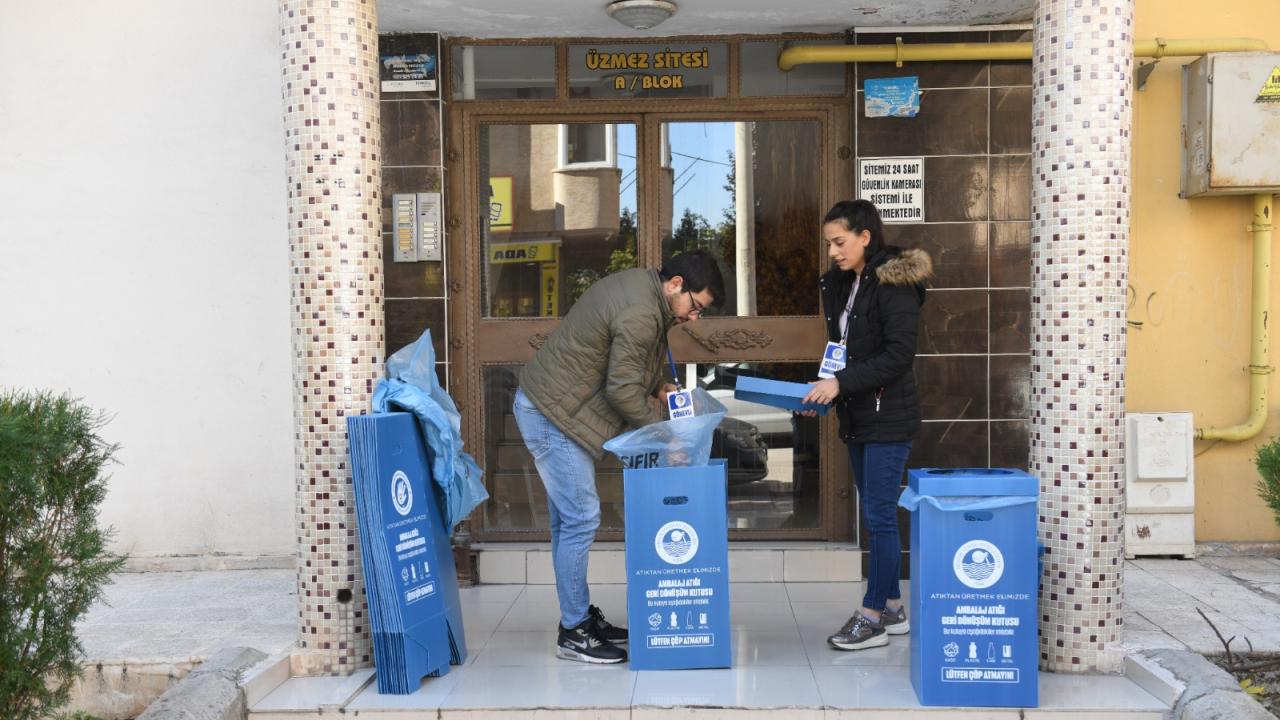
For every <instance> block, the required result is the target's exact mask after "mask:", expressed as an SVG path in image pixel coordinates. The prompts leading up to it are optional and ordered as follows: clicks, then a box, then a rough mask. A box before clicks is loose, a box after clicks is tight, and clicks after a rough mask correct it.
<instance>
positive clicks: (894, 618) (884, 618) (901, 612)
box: [880, 605, 911, 635]
mask: <svg viewBox="0 0 1280 720" xmlns="http://www.w3.org/2000/svg"><path fill="white" fill-rule="evenodd" d="M880 624H881V625H884V631H885V632H886V633H888V634H890V635H906V634H907V633H909V632H911V623H909V622H907V606H906V605H899V606H898V609H897V610H890V609H889V608H885V609H884V610H883V611H881V613H880Z"/></svg>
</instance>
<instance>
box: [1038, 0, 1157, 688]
mask: <svg viewBox="0 0 1280 720" xmlns="http://www.w3.org/2000/svg"><path fill="white" fill-rule="evenodd" d="M1132 33H1133V0H1040V2H1039V3H1038V5H1037V8H1036V15H1035V30H1034V40H1033V46H1034V53H1033V58H1032V95H1033V97H1032V136H1031V144H1032V148H1031V151H1032V166H1031V173H1032V187H1033V190H1032V213H1031V297H1032V303H1031V463H1030V465H1031V467H1030V470H1031V472H1032V473H1033V474H1035V475H1037V476H1038V477H1039V478H1040V488H1041V497H1040V539H1041V541H1042V542H1043V543H1044V545H1045V556H1044V575H1043V577H1042V578H1041V579H1042V583H1041V596H1040V605H1039V607H1040V663H1041V666H1042V667H1043V668H1045V669H1047V670H1053V671H1058V672H1087V671H1091V670H1115V669H1118V666H1119V663H1120V660H1121V654H1120V653H1118V652H1116V651H1115V646H1116V644H1117V642H1118V640H1119V635H1120V631H1121V610H1120V603H1121V587H1122V586H1121V572H1122V565H1123V549H1124V548H1123V541H1124V447H1123V443H1124V391H1125V385H1124V368H1125V312H1124V311H1125V287H1126V283H1127V279H1128V243H1129V234H1128V233H1129V178H1130V173H1129V162H1130V137H1129V134H1130V127H1131V115H1132V92H1133V81H1132V67H1133V36H1132Z"/></svg>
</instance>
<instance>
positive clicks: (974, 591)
mask: <svg viewBox="0 0 1280 720" xmlns="http://www.w3.org/2000/svg"><path fill="white" fill-rule="evenodd" d="M1039 493H1040V482H1039V481H1038V480H1037V479H1036V478H1035V477H1033V476H1031V475H1028V474H1027V473H1024V472H1022V471H1020V470H1006V469H1000V468H955V469H943V468H922V469H916V470H911V471H909V472H908V473H907V489H906V490H904V491H903V493H902V498H901V500H899V503H898V504H899V505H901V506H902V507H904V508H907V509H908V510H910V511H911V626H912V627H911V684H912V685H913V686H914V687H915V690H916V696H917V697H918V698H919V700H920V704H921V705H943V706H954V707H1037V706H1038V705H1039V678H1038V674H1037V673H1038V659H1039V642H1038V632H1039V631H1038V626H1037V623H1036V600H1037V594H1038V592H1037V589H1038V587H1039V581H1040V577H1039V572H1038V570H1037V565H1038V558H1037V557H1036V554H1037V553H1036V548H1037V537H1036V503H1037V501H1038V498H1039Z"/></svg>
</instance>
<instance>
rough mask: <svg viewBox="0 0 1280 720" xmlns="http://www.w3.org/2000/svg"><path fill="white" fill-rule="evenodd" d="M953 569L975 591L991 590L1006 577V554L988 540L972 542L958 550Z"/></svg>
mask: <svg viewBox="0 0 1280 720" xmlns="http://www.w3.org/2000/svg"><path fill="white" fill-rule="evenodd" d="M951 569H952V570H954V571H955V573H956V578H957V579H958V580H959V581H960V582H962V583H964V584H965V585H967V586H969V587H971V588H974V589H975V590H981V589H982V588H989V587H991V586H992V585H995V584H996V583H997V582H999V581H1000V576H1002V575H1004V554H1003V553H1001V552H1000V548H998V547H996V546H995V545H992V544H991V543H989V542H987V541H986V540H970V541H969V542H967V543H965V544H963V545H961V546H960V549H959V550H956V554H955V557H953V558H952V559H951Z"/></svg>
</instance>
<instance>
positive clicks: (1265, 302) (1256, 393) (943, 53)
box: [778, 37, 1274, 442]
mask: <svg viewBox="0 0 1280 720" xmlns="http://www.w3.org/2000/svg"><path fill="white" fill-rule="evenodd" d="M894 40H895V42H894V44H893V45H795V46H792V47H789V48H787V49H785V50H783V51H782V52H781V53H780V54H779V55H778V67H779V68H781V69H782V70H791V69H792V68H794V67H795V66H797V65H804V64H808V63H836V62H839V63H846V62H892V63H895V64H897V66H898V67H902V63H904V62H927V61H945V60H1030V59H1031V43H1029V42H1008V43H988V44H980V43H928V44H918V45H907V44H905V43H903V42H902V38H901V37H899V38H895V39H894ZM1266 50H1270V47H1269V46H1268V45H1267V43H1266V41H1264V40H1258V39H1256V38H1188V39H1185V40H1167V39H1164V38H1155V39H1154V40H1139V41H1136V42H1134V44H1133V54H1134V56H1135V57H1151V58H1155V59H1157V60H1159V59H1160V58H1162V57H1166V56H1189V55H1204V54H1205V53H1211V52H1248V51H1266ZM1271 210H1272V205H1271V195H1270V194H1260V195H1256V196H1254V200H1253V224H1252V225H1250V226H1249V230H1250V232H1252V233H1253V298H1252V303H1253V307H1252V311H1251V312H1252V335H1253V341H1252V345H1251V347H1250V350H1249V367H1248V368H1247V369H1248V371H1249V373H1250V375H1249V395H1250V400H1249V418H1248V419H1247V420H1245V421H1244V422H1243V423H1242V424H1240V425H1233V426H1231V427H1224V428H1196V432H1195V435H1196V439H1198V440H1227V441H1230V442H1239V441H1241V440H1248V439H1249V438H1251V437H1253V436H1254V435H1257V434H1258V433H1259V432H1261V430H1262V427H1263V425H1265V424H1266V422H1267V376H1268V375H1270V374H1271V373H1272V372H1273V371H1274V368H1273V367H1271V364H1270V341H1269V338H1268V333H1267V314H1268V312H1269V308H1270V305H1271V231H1272V224H1271Z"/></svg>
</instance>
